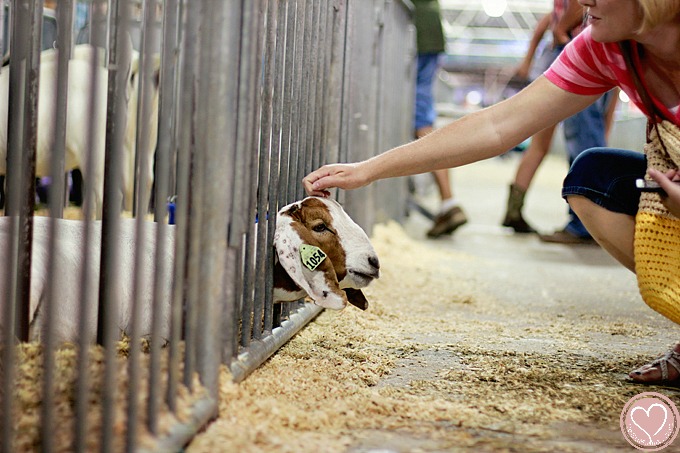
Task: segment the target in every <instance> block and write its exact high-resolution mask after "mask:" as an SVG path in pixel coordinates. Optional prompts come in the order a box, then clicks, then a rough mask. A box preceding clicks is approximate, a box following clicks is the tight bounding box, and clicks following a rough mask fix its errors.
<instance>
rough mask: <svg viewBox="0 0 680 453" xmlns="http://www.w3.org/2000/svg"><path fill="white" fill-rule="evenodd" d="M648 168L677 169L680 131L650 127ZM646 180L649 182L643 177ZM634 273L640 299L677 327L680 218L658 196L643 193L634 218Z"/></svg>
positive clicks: (671, 127) (669, 126)
mask: <svg viewBox="0 0 680 453" xmlns="http://www.w3.org/2000/svg"><path fill="white" fill-rule="evenodd" d="M645 155H646V156H647V168H654V169H657V170H659V171H661V172H664V173H665V172H667V171H668V170H671V169H677V168H678V167H679V166H680V128H679V127H678V126H676V125H675V124H673V123H671V122H669V121H662V122H660V123H656V124H655V125H654V126H653V127H651V128H650V134H649V140H648V143H647V145H646V146H645ZM645 179H650V178H649V175H648V174H646V175H645ZM634 247H635V273H636V274H637V280H638V286H639V288H640V294H641V295H642V299H643V300H644V301H645V303H646V304H647V305H649V306H650V307H651V308H652V309H654V310H656V311H658V312H659V313H661V314H662V315H664V316H665V317H667V318H669V319H670V320H671V321H673V322H675V323H678V324H680V219H678V218H677V217H675V216H674V215H673V214H671V213H670V212H669V211H668V209H666V207H665V206H664V205H663V204H662V203H661V197H660V195H659V194H658V193H653V192H643V193H642V195H641V196H640V205H639V209H638V213H637V216H636V217H635V243H634Z"/></svg>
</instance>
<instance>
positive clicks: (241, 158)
mask: <svg viewBox="0 0 680 453" xmlns="http://www.w3.org/2000/svg"><path fill="white" fill-rule="evenodd" d="M256 6H257V5H256V3H255V2H253V1H250V2H244V4H243V19H242V23H243V28H242V29H241V58H240V61H241V72H240V74H239V85H240V86H239V97H238V111H239V113H238V129H237V143H236V147H237V148H236V149H237V159H236V162H237V165H238V164H239V163H240V164H241V169H242V171H243V173H242V174H240V175H237V179H236V183H235V185H234V200H233V201H234V204H233V206H234V208H233V210H232V223H233V225H232V228H233V231H232V232H231V233H233V234H232V235H231V236H232V237H231V238H230V245H231V246H235V245H237V244H238V248H239V250H240V252H239V255H240V256H241V260H240V261H239V272H238V273H237V275H239V276H240V278H239V279H237V282H236V294H239V295H240V298H241V302H240V304H239V305H240V306H241V340H240V344H241V345H242V346H247V345H248V343H249V342H250V333H251V327H252V325H251V317H252V307H253V302H252V285H253V284H252V278H253V270H252V254H251V249H252V244H253V240H254V239H253V236H252V227H251V224H252V222H253V219H252V213H253V212H254V210H253V209H252V208H253V207H254V204H253V203H254V202H253V196H252V191H253V187H252V184H251V183H250V182H251V181H253V180H254V178H255V177H256V175H255V174H254V173H255V171H256V168H255V164H254V160H255V159H254V156H253V153H255V155H257V148H256V147H255V146H256V145H255V143H256V142H255V141H254V139H255V134H254V124H255V117H254V112H255V110H256V105H255V93H256V91H255V80H254V79H257V78H258V77H259V74H258V72H257V71H256V68H257V62H256V60H257V59H259V55H258V54H257V47H258V46H257V25H256V24H257V11H256ZM237 239H238V242H237V243H234V241H236V240H237Z"/></svg>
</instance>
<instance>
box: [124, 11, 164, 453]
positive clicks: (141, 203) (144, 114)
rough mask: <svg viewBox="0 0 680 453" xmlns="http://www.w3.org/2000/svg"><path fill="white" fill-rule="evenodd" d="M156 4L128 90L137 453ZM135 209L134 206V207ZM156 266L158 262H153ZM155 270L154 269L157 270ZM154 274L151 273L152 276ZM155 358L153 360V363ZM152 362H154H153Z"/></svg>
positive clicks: (132, 399)
mask: <svg viewBox="0 0 680 453" xmlns="http://www.w3.org/2000/svg"><path fill="white" fill-rule="evenodd" d="M155 19H156V1H155V0H146V1H145V2H144V3H143V7H142V23H143V26H142V30H141V47H142V49H141V52H140V55H139V63H138V74H137V75H136V77H137V78H136V80H138V81H139V85H138V87H135V86H134V85H133V86H132V87H131V88H132V89H133V90H135V89H137V93H131V96H132V97H135V96H136V98H137V99H138V100H139V102H138V104H137V105H136V106H134V105H133V106H132V107H133V108H136V109H137V112H136V113H137V114H136V117H137V124H136V131H137V137H136V144H135V145H136V146H135V150H136V153H135V169H136V172H135V174H136V175H138V178H134V179H135V185H136V186H137V187H136V190H135V191H133V198H134V199H135V200H136V203H134V204H133V206H135V207H136V208H137V211H136V214H137V216H136V219H135V222H134V223H135V225H134V228H135V239H136V243H135V258H134V263H133V269H134V271H133V279H132V285H133V291H132V319H131V327H130V353H129V354H130V355H129V356H128V375H129V383H128V398H127V401H128V406H127V430H126V439H125V448H126V450H127V451H129V452H132V451H134V450H136V446H137V432H138V425H139V398H138V390H139V385H140V383H139V378H140V376H141V372H140V371H141V370H140V352H141V351H140V348H141V331H140V327H141V326H140V322H141V319H140V318H141V316H142V310H141V306H142V304H143V303H145V302H144V300H143V299H142V298H143V297H144V288H143V287H144V286H146V285H149V284H150V283H151V282H148V281H143V280H144V279H143V275H145V269H144V268H143V266H144V262H143V258H144V255H145V251H146V248H147V244H148V241H149V238H150V236H151V234H153V233H151V234H149V236H147V233H146V231H147V228H148V225H147V221H146V220H145V218H144V216H145V214H146V211H147V209H148V201H149V195H150V194H149V190H150V183H151V181H149V172H150V170H151V169H150V168H149V161H148V159H146V158H145V157H146V156H145V154H146V149H147V147H148V146H149V131H148V130H147V127H150V128H151V129H152V130H153V125H151V124H149V123H147V118H153V112H152V109H153V106H152V105H151V103H152V99H151V97H152V89H153V85H154V84H155V82H154V81H153V78H154V77H153V74H152V71H153V66H152V65H153V56H152V52H153V51H154V49H155V48H156V44H157V43H156V39H155V37H156V34H155V33H154V31H153V27H154V25H155V23H156V20H155ZM133 210H134V207H133ZM154 264H158V263H154ZM156 269H157V267H156ZM156 275H157V274H156V272H154V274H153V277H155V276H156ZM151 316H152V318H153V317H156V316H157V313H156V312H152V314H151ZM154 359H155V360H154ZM154 362H155V363H154ZM159 362H160V358H159V357H158V353H157V354H156V357H153V358H152V360H151V361H150V368H151V373H150V374H149V381H148V386H149V397H148V399H147V402H146V403H147V427H148V428H149V431H150V432H151V433H153V434H156V424H157V416H158V407H159V404H158V400H159V391H160V390H159V389H158V386H159V384H160V378H159V374H160V373H159V367H160V364H159Z"/></svg>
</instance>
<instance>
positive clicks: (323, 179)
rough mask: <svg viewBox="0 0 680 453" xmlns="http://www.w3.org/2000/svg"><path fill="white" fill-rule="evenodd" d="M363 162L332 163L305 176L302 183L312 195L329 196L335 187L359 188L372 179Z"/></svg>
mask: <svg viewBox="0 0 680 453" xmlns="http://www.w3.org/2000/svg"><path fill="white" fill-rule="evenodd" d="M364 173H365V172H364V171H363V167H362V163H361V162H359V163H354V164H331V165H324V166H323V167H321V168H319V169H318V170H315V171H313V172H311V173H310V174H308V175H307V176H305V177H304V179H303V180H302V184H303V185H304V186H305V191H307V194H308V195H310V196H316V197H328V196H330V194H331V193H330V191H328V189H332V188H334V187H338V188H340V189H346V190H349V189H358V188H360V187H364V186H366V185H368V183H370V182H371V181H370V180H369V179H368V177H367V176H366V175H365V174H364Z"/></svg>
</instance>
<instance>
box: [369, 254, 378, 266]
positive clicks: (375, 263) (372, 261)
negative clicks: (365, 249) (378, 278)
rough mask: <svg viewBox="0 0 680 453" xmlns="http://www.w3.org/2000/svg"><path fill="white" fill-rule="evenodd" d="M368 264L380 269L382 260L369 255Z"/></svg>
mask: <svg viewBox="0 0 680 453" xmlns="http://www.w3.org/2000/svg"><path fill="white" fill-rule="evenodd" d="M368 264H370V265H371V266H373V267H374V268H376V269H380V261H378V257H377V256H369V257H368Z"/></svg>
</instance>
